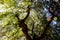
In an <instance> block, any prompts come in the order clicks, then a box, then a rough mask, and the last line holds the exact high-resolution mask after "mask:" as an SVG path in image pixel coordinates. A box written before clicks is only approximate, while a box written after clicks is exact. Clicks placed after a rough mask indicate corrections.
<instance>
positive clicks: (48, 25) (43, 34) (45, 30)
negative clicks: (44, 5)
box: [37, 8, 54, 40]
mask: <svg viewBox="0 0 60 40" xmlns="http://www.w3.org/2000/svg"><path fill="white" fill-rule="evenodd" d="M48 10H49V12H50V13H51V15H52V17H51V20H50V21H47V24H46V27H45V29H44V32H43V33H42V34H41V36H40V37H38V38H37V40H41V39H43V38H44V36H45V34H46V32H47V30H48V27H50V23H51V22H52V20H53V18H54V12H51V11H50V8H49V9H48Z"/></svg>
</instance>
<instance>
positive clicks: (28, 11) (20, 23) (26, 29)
mask: <svg viewBox="0 0 60 40" xmlns="http://www.w3.org/2000/svg"><path fill="white" fill-rule="evenodd" d="M29 14H30V6H28V7H27V16H26V17H25V18H24V19H23V20H20V19H19V16H18V14H16V18H17V19H18V25H19V27H21V28H22V31H23V33H24V34H25V36H26V39H27V40H32V39H31V37H30V36H29V34H28V28H27V25H26V24H25V23H24V22H25V21H26V19H27V18H28V16H29Z"/></svg>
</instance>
